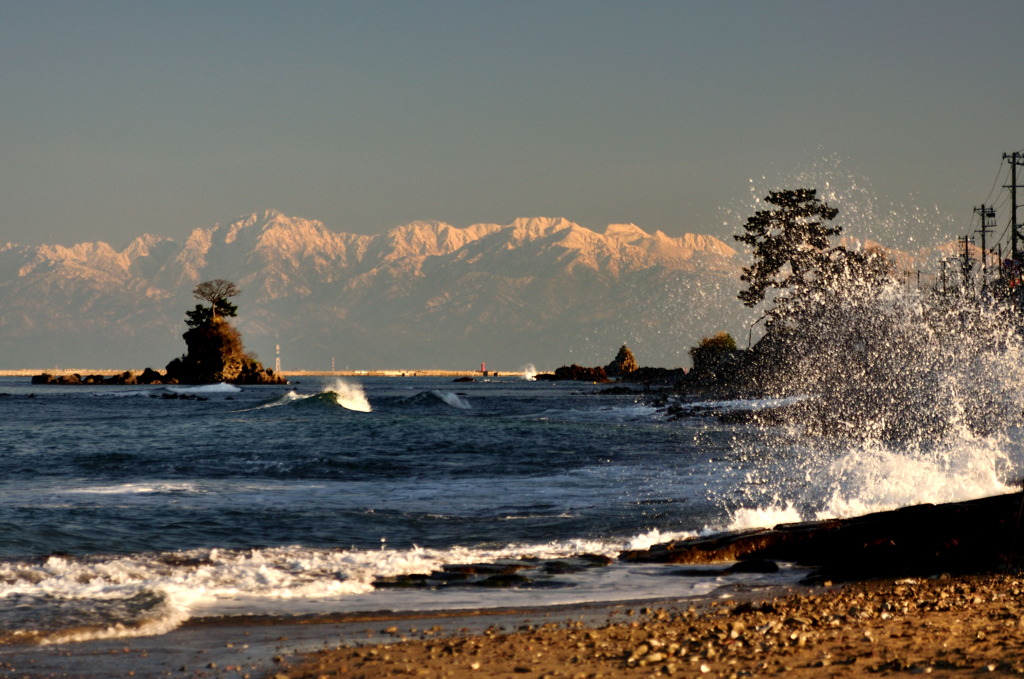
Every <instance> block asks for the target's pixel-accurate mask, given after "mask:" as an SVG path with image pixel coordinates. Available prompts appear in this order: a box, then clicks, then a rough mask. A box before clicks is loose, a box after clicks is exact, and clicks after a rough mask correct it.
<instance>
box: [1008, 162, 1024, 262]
mask: <svg viewBox="0 0 1024 679" xmlns="http://www.w3.org/2000/svg"><path fill="white" fill-rule="evenodd" d="M1003 160H1005V161H1007V162H1008V163H1010V185H1009V186H1004V187H1003V188H1004V189H1006V188H1008V189H1010V205H1011V207H1010V257H1011V258H1012V259H1013V262H1014V264H1016V263H1017V261H1018V256H1019V255H1020V250H1021V241H1022V239H1024V236H1021V234H1020V224H1019V223H1018V222H1017V188H1018V187H1019V186H1020V185H1019V184H1018V183H1017V167H1018V166H1021V165H1024V158H1021V155H1020V151H1014V152H1013V153H1004V154H1003Z"/></svg>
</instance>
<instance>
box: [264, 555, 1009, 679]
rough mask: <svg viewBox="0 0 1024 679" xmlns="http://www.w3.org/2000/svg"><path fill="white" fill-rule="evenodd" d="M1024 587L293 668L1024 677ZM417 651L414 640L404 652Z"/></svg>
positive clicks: (655, 613)
mask: <svg viewBox="0 0 1024 679" xmlns="http://www.w3.org/2000/svg"><path fill="white" fill-rule="evenodd" d="M1022 594H1024V580H1022V579H1021V576H1020V574H1019V573H1015V574H1013V575H1005V574H998V575H978V576H958V577H949V576H941V577H937V578H930V579H918V578H914V579H902V580H889V581H871V582H863V583H854V584H848V585H844V586H835V587H833V586H825V587H822V588H816V589H814V590H808V591H803V592H794V593H790V594H783V595H780V596H775V597H769V598H765V599H762V598H757V597H754V598H751V599H749V600H744V601H717V602H711V603H708V604H702V605H698V606H672V605H669V606H650V607H645V608H643V609H631V610H626V611H617V612H616V613H617V614H613V615H609V616H608V618H607V619H606V620H605V621H604V622H603V623H601V624H593V623H586V622H582V621H578V620H576V621H574V620H572V619H571V618H570V619H569V620H567V621H564V622H557V621H549V622H542V623H537V624H526V625H525V626H524V627H523V628H522V629H517V630H514V631H505V630H501V629H497V628H491V629H488V630H485V631H484V632H483V633H482V634H481V633H475V634H474V633H462V634H457V635H455V636H444V635H432V634H430V633H429V632H428V633H426V634H424V633H422V632H420V633H419V635H418V638H413V637H416V636H417V633H416V631H415V630H413V629H411V628H405V627H403V626H402V625H400V624H394V625H389V626H387V627H385V628H383V632H384V633H385V634H389V635H391V636H393V637H394V638H395V641H393V642H389V643H384V644H375V645H372V646H367V645H363V644H360V643H359V642H354V641H353V642H350V643H349V644H348V645H343V646H341V647H339V648H336V649H324V650H321V651H319V652H317V653H315V654H312V655H309V656H307V657H305V658H304V659H302V660H301V661H299V662H289V663H285V664H284V665H282V667H281V668H280V669H277V670H275V672H274V673H273V674H271V675H270V676H273V677H275V679H282V678H284V677H288V678H289V679H299V678H301V679H318V678H321V677H367V678H371V677H393V676H424V677H450V678H452V679H458V678H462V677H510V678H511V677H552V678H554V677H571V678H575V679H584V678H587V679H589V678H596V677H619V676H636V677H661V676H709V677H742V676H766V675H776V674H785V675H786V676H792V677H829V676H868V675H872V676H874V675H880V676H886V675H899V674H931V675H934V676H973V675H976V674H997V675H1000V674H1014V675H1016V674H1024V633H1022V632H1024V631H1022V630H1021V628H1020V618H1021V614H1022V613H1024V605H1022ZM403 638H405V640H402V639H403Z"/></svg>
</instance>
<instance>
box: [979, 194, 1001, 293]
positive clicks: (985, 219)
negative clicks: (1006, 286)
mask: <svg viewBox="0 0 1024 679" xmlns="http://www.w3.org/2000/svg"><path fill="white" fill-rule="evenodd" d="M974 212H975V214H977V215H978V216H979V217H981V228H980V229H978V230H977V231H975V233H980V234H981V292H982V294H984V293H985V292H986V291H987V290H988V246H987V245H986V242H985V239H986V237H987V236H988V230H989V229H991V228H994V227H995V221H996V210H995V208H994V207H992V206H991V205H990V206H988V207H985V206H984V205H982V206H981V207H976V208H974Z"/></svg>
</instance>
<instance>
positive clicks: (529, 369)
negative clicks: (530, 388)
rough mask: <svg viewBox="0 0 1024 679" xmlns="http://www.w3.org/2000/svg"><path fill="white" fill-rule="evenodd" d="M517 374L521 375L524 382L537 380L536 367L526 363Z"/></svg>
mask: <svg viewBox="0 0 1024 679" xmlns="http://www.w3.org/2000/svg"><path fill="white" fill-rule="evenodd" d="M519 372H521V373H523V379H524V380H535V379H537V366H535V365H534V364H532V363H527V364H526V365H524V366H523V367H522V368H520V369H519Z"/></svg>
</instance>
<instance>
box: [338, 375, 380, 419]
mask: <svg viewBox="0 0 1024 679" xmlns="http://www.w3.org/2000/svg"><path fill="white" fill-rule="evenodd" d="M327 393H329V394H334V397H335V399H336V400H337V403H338V405H340V406H341V407H342V408H345V409H346V410H355V411H357V412H361V413H368V412H371V411H372V410H373V408H372V407H371V406H370V402H369V401H368V400H367V398H366V392H364V391H363V388H362V386H360V385H358V384H353V383H351V382H347V381H346V380H343V379H341V378H338V379H336V380H334V382H332V383H331V384H330V385H329V386H328V387H327Z"/></svg>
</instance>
